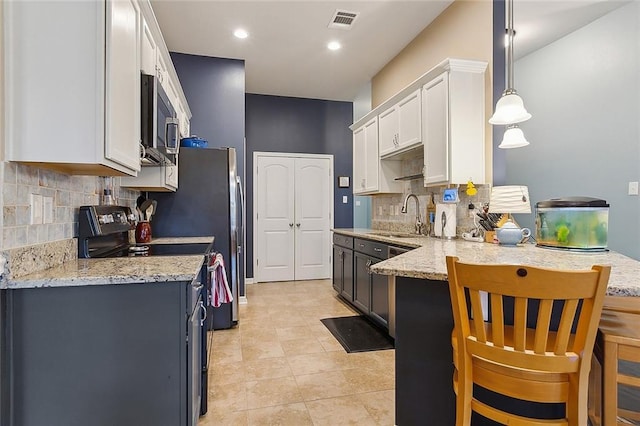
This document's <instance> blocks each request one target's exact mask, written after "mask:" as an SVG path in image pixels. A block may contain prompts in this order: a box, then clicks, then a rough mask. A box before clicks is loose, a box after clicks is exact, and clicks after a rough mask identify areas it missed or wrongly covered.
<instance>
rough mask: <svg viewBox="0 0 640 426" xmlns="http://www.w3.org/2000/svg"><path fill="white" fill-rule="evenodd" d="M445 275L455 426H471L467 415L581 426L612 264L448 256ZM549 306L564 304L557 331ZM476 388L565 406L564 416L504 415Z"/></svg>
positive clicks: (551, 307) (502, 420)
mask: <svg viewBox="0 0 640 426" xmlns="http://www.w3.org/2000/svg"><path fill="white" fill-rule="evenodd" d="M447 270H448V277H449V278H448V279H449V290H450V295H451V303H452V308H453V317H454V323H455V345H454V353H455V354H456V355H455V356H457V359H456V360H454V364H455V366H456V370H457V373H456V374H457V384H456V383H455V381H456V379H455V378H454V389H456V393H457V398H456V425H457V426H468V425H470V424H471V412H472V411H475V412H477V413H478V414H480V415H482V416H484V417H486V418H489V419H491V420H493V421H496V422H498V423H502V424H513V425H516V424H517V425H543V424H544V425H549V424H553V425H571V426H584V425H586V424H587V389H588V378H589V368H590V361H591V353H592V351H593V345H594V340H595V336H596V331H597V329H598V320H599V318H600V312H601V310H602V302H603V298H604V294H605V291H606V287H607V282H608V280H609V273H610V267H608V266H594V267H593V268H592V269H591V270H587V271H559V270H550V269H543V268H535V267H530V266H517V265H470V264H464V263H460V262H458V258H456V257H450V256H448V257H447ZM481 291H486V292H487V293H488V294H489V298H488V300H489V307H490V312H489V321H484V320H483V319H482V317H481V315H482V301H481V295H480V292H481ZM507 298H513V301H514V309H513V325H510V323H509V322H510V319H509V318H508V317H509V316H508V315H505V301H506V299H507ZM554 302H555V303H556V305H558V304H562V308H561V314H560V318H559V322H558V327H557V328H556V330H557V331H554V330H552V328H553V327H552V324H553V323H554V321H555V320H556V318H552V311H553V307H554ZM536 303H539V307H538V309H537V315H535V316H534V318H535V319H536V321H535V323H536V324H535V328H528V326H527V316H528V315H527V311H528V308H529V310H531V311H533V313H534V314H535V309H534V308H533V307H532V306H534V305H535V304H536ZM470 315H471V316H472V317H473V318H474V319H473V320H471V319H470V318H469V317H470ZM505 317H506V321H505ZM572 328H573V329H575V331H572ZM474 385H479V386H481V387H483V388H485V389H489V390H490V391H493V392H495V393H499V394H502V395H505V396H507V397H511V398H517V399H521V400H525V401H531V402H548V403H564V404H565V415H564V418H561V419H557V420H540V419H536V418H529V417H523V416H521V415H516V414H513V413H509V412H507V411H505V410H503V409H500V408H497V407H493V406H490V405H489V404H488V403H487V402H486V401H480V400H478V399H477V398H476V397H475V396H474V393H473V389H474Z"/></svg>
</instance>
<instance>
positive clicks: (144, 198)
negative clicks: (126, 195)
mask: <svg viewBox="0 0 640 426" xmlns="http://www.w3.org/2000/svg"><path fill="white" fill-rule="evenodd" d="M146 199H147V197H145V196H144V195H142V194H140V196H139V197H138V198H137V199H136V207H140V206H142V203H144V200H146Z"/></svg>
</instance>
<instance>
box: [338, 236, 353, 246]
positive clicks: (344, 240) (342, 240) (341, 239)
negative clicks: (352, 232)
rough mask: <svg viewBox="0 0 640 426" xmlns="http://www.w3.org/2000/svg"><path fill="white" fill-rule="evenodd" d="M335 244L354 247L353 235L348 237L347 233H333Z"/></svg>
mask: <svg viewBox="0 0 640 426" xmlns="http://www.w3.org/2000/svg"><path fill="white" fill-rule="evenodd" d="M333 244H336V245H339V246H342V247H345V248H350V249H352V248H353V237H347V236H346V235H340V234H333Z"/></svg>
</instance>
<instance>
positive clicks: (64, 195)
mask: <svg viewBox="0 0 640 426" xmlns="http://www.w3.org/2000/svg"><path fill="white" fill-rule="evenodd" d="M55 202H56V206H67V207H68V206H70V205H71V193H70V192H69V191H65V190H62V189H58V190H57V191H56V199H55Z"/></svg>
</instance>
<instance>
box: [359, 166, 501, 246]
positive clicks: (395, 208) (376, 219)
mask: <svg viewBox="0 0 640 426" xmlns="http://www.w3.org/2000/svg"><path fill="white" fill-rule="evenodd" d="M422 165H423V159H422V158H421V157H418V158H411V159H405V160H403V161H402V173H403V175H404V176H410V175H420V174H422ZM445 188H446V186H435V187H429V188H425V187H424V184H423V180H422V179H415V180H408V181H405V183H404V188H403V189H404V190H403V193H402V194H381V195H373V196H372V202H371V210H372V212H371V215H372V217H371V227H372V228H374V229H384V230H389V231H395V232H414V231H415V227H414V224H415V219H416V205H415V201H414V200H409V202H408V204H407V213H406V214H405V213H401V209H402V205H403V203H404V199H405V197H406V196H407V195H408V194H415V195H416V196H417V197H418V201H419V203H420V217H421V219H422V222H423V223H426V220H427V219H426V218H427V205H428V204H429V199H430V197H431V196H433V197H434V202H438V200H442V195H443V192H444V189H445ZM466 189H467V186H466V185H459V187H458V195H459V198H460V202H459V203H458V204H457V209H456V210H457V211H456V223H457V231H456V234H457V235H458V236H459V235H461V234H462V233H463V232H468V231H470V230H471V229H474V228H475V224H474V220H473V216H470V214H469V204H470V203H472V204H473V205H474V206H475V207H476V208H478V209H479V208H481V207H482V205H483V204H484V203H488V202H489V196H490V194H491V187H490V185H476V189H477V190H478V193H477V194H476V195H474V196H468V195H467V194H466V192H465V191H466ZM424 233H426V229H425V230H424Z"/></svg>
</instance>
